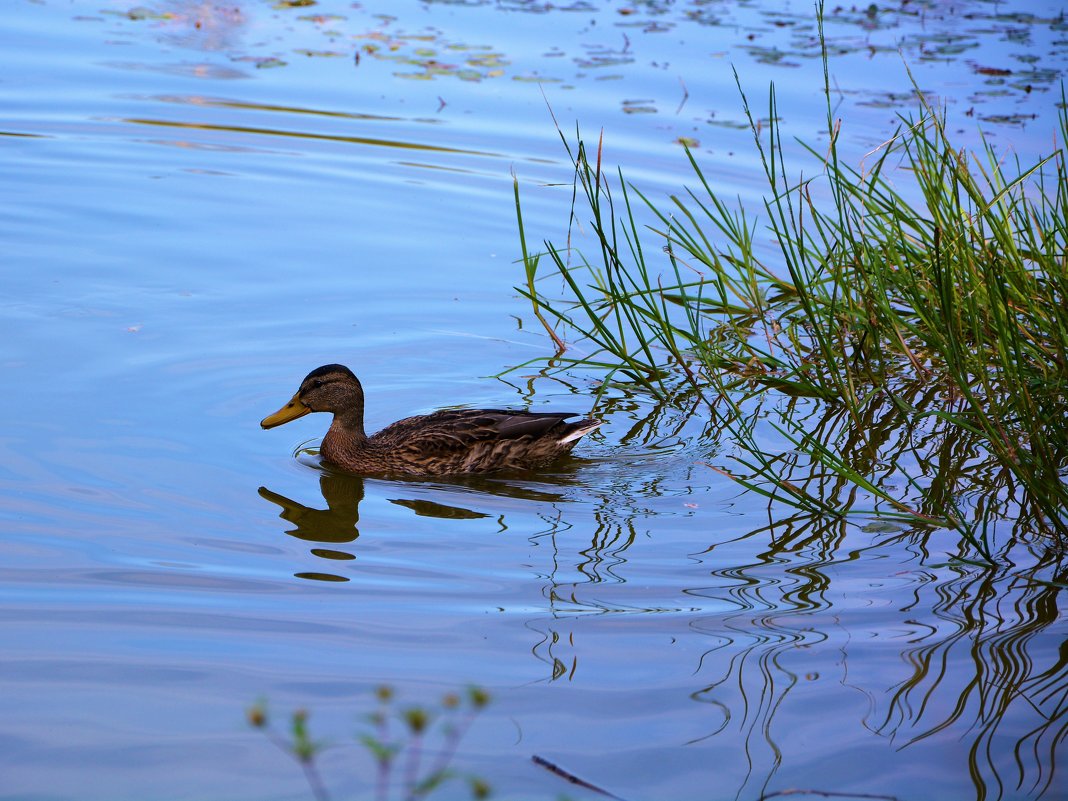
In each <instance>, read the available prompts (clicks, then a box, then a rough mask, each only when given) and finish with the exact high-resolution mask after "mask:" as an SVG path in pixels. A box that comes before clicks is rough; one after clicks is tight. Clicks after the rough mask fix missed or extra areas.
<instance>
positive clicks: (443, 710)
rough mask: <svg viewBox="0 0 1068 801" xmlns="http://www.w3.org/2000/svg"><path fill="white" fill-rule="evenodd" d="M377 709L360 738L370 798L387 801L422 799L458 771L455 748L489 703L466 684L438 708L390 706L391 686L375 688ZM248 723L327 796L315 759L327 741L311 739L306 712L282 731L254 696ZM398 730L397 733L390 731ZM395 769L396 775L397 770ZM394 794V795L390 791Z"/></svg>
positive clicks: (483, 791) (485, 793)
mask: <svg viewBox="0 0 1068 801" xmlns="http://www.w3.org/2000/svg"><path fill="white" fill-rule="evenodd" d="M375 698H376V699H377V701H378V709H377V710H375V711H374V712H372V713H371V714H369V715H368V716H367V723H368V724H369V731H367V732H365V733H364V734H362V735H360V737H359V742H360V744H361V745H362V746H363V747H364V748H365V749H366V750H367V752H368V753H369V754H370V755H371V757H372V759H373V761H374V764H375V799H377V801H386V800H387V799H389V798H392V797H400V798H403V799H405V801H415V800H416V799H420V798H426V797H428V796H430V795H431V794H432V793H434V791H436V790H438V789H440V788H441V787H442V786H444V785H445V784H447V783H449V782H450V781H452V780H453V779H457V778H461V777H462V774H459V773H457V772H456V771H455V770H453V769H452V768H451V767H450V765H451V764H452V760H453V757H454V756H455V755H456V749H457V747H458V746H459V744H460V741H461V740H462V739H463V737H464V735H465V734H466V733H467V730H468V729H469V728H470V727H471V724H472V723H473V722H474V719H475V717H476V716H477V715H478V713H479V712H481V711H482V710H483V709H485V708H486V706H487V705H488V704H489V702H490V696H489V693H487V692H486V691H485V690H483V689H482V688H480V687H469V688H468V689H467V691H466V693H464V694H463V695H462V696H461V695H458V694H456V693H448V694H446V695H445V696H444V697H443V698H442V699H441V703H440V707H439V708H438V709H431V708H428V707H425V706H406V707H403V708H398V707H396V706H394V704H393V700H394V691H393V688H392V687H389V686H381V687H379V688H378V689H376V690H375ZM247 719H248V722H249V725H251V726H252V727H253V728H256V729H260V730H261V731H263V733H264V734H265V735H266V736H267V738H268V739H269V740H270V741H271V742H272V743H274V744H275V745H276V746H277V747H278V748H279V749H280V750H281V751H283V752H284V753H286V754H288V755H290V756H291V757H293V758H294V759H295V760H296V761H297V762H298V763H299V764H300V766H301V768H302V769H303V771H304V775H305V778H306V779H307V781H308V786H309V787H310V788H311V791H312V793H313V795H314V796H315V798H316V799H318V801H326V800H327V799H329V798H330V794H329V792H328V791H327V789H326V785H325V784H324V782H323V779H322V777H321V776H320V774H319V768H318V765H317V762H316V759H317V757H318V755H319V754H320V753H321V752H322V751H323V749H324V748H326V747H328V746H327V743H326V742H325V741H322V740H316V739H314V738H313V737H312V736H311V733H310V731H309V729H308V712H307V711H306V710H303V709H298V710H296V711H294V712H293V713H292V715H291V716H290V725H289V735H288V737H286V736H283V735H282V734H280V733H279V732H278V731H276V730H275V729H274V728H273V727H272V725H271V717H270V714H269V712H268V708H267V703H266V701H262V700H261V701H258V702H256V703H255V704H254V705H253V706H252V707H250V708H249V710H248V713H247ZM395 729H399V731H398V732H396V733H395V732H394V730H395ZM435 734H436V735H437V737H438V738H440V741H441V742H440V744H439V745H438V748H436V749H435V750H431V749H430V748H429V743H428V739H429V738H430V737H431V735H435ZM398 773H399V774H400V776H399V777H398V776H397V774H398ZM463 778H466V779H467V783H468V788H469V790H470V793H471V797H472V798H476V799H482V798H489V797H490V796H491V795H492V791H491V788H490V786H489V785H488V784H486V782H485V781H483V780H482V779H480V778H478V777H477V776H463ZM395 789H396V790H397V792H399V794H400V795H399V796H396V795H394V790H395Z"/></svg>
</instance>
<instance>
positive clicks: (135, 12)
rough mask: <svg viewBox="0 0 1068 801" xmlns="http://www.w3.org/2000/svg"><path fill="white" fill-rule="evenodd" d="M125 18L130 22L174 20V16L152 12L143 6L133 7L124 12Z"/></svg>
mask: <svg viewBox="0 0 1068 801" xmlns="http://www.w3.org/2000/svg"><path fill="white" fill-rule="evenodd" d="M126 16H127V17H129V18H130V19H132V20H137V21H140V20H144V19H174V14H167V13H163V12H161V11H153V10H152V9H151V8H145V7H144V6H135V7H134V8H131V9H130V10H129V11H127V12H126Z"/></svg>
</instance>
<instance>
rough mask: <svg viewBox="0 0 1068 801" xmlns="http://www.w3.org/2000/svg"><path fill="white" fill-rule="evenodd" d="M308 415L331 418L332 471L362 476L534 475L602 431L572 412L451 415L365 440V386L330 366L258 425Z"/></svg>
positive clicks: (408, 421) (327, 440) (326, 452)
mask: <svg viewBox="0 0 1068 801" xmlns="http://www.w3.org/2000/svg"><path fill="white" fill-rule="evenodd" d="M309 412H331V413H332V414H333V415H334V419H333V421H332V422H331V423H330V429H329V430H328V431H327V432H326V436H325V437H324V438H323V444H322V448H321V450H320V453H321V455H322V457H323V459H324V460H325V461H327V462H329V463H330V464H332V465H334V466H336V467H340V468H341V469H342V470H346V471H349V472H352V473H360V474H363V475H376V474H379V475H381V474H391V473H393V474H405V475H414V476H432V475H450V474H459V473H489V472H494V471H498V470H530V469H532V468H536V467H541V466H543V465H546V464H548V463H549V462H552V461H554V460H555V459H557V458H559V457H561V456H563V455H564V454H566V453H568V452H569V451H570V450H571V449H572V448H573V447H575V443H576V442H578V440H579V439H581V438H582V437H583V436H585V435H586V434H588V433H590V432H591V431H593V430H594V429H595V428H597V427H598V426H599V425H601V423H600V421H599V420H592V419H588V418H585V419H581V420H577V421H575V422H572V423H569V422H566V420H567V418H569V417H575V416H576V415H575V414H574V413H571V412H524V411H510V410H507V409H450V410H445V411H440V412H434V413H433V414H427V415H420V416H417V417H407V418H405V419H404V420H399V421H397V422H396V423H393V424H392V425H389V426H386V427H385V428H383V429H382V430H381V431H379V432H378V433H377V434H373V435H371V436H367V433H366V432H365V431H364V427H363V387H362V386H361V385H360V382H359V379H357V378H356V376H355V375H353V373H352V371H351V370H349V369H348V368H347V367H344V366H342V365H340V364H327V365H324V366H323V367H319V368H317V369H315V370H312V371H311V372H310V373H308V376H307V377H306V378H305V379H304V381H302V382H301V385H300V389H299V390H297V394H296V395H294V396H293V398H292V399H291V400H290V401H289V403H287V404H286V405H285V406H283V407H282V408H281V409H279V410H278V411H277V412H275V413H274V414H272V415H269V416H268V417H265V418H264V419H263V421H262V422H261V423H260V425H262V426H263V427H264V428H273V427H274V426H279V425H282V424H283V423H288V422H289V421H290V420H295V419H297V418H298V417H302V416H304V415H305V414H308V413H309Z"/></svg>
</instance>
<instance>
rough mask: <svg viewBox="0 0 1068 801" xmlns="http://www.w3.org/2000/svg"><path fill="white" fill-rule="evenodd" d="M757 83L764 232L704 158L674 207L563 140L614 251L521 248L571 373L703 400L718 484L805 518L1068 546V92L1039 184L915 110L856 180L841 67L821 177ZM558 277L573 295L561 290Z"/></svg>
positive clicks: (931, 111) (928, 110) (592, 216)
mask: <svg viewBox="0 0 1068 801" xmlns="http://www.w3.org/2000/svg"><path fill="white" fill-rule="evenodd" d="M821 33H822V32H821ZM821 41H824V40H823V38H822V36H821ZM736 81H737V75H736ZM738 86H739V91H740V92H741V95H742V102H743V106H744V110H745V114H746V117H747V119H748V121H749V125H750V127H751V129H752V131H753V134H754V139H755V144H756V147H757V149H758V151H759V156H760V159H761V163H762V164H763V167H764V173H765V176H766V179H767V196H766V200H765V204H764V209H763V211H764V213H765V215H766V218H765V219H764V220H762V221H759V222H758V220H757V219H756V218H754V217H752V216H751V215H750V213H749V212H748V211H747V210H745V209H743V208H740V207H736V206H734V205H732V204H731V202H730V201H729V200H727V199H725V198H723V197H722V196H721V195H720V194H719V193H717V191H716V190H715V189H714V188H713V186H712V183H711V182H710V181H709V180H708V178H707V177H706V174H705V173H704V171H703V170H702V167H701V165H700V164H699V163H698V160H697V159H696V157H695V156H694V155H693V154H692V153H689V151H687V152H688V155H689V161H690V165H691V167H692V169H693V174H694V176H695V177H696V179H697V182H698V186H697V188H696V189H687V190H686V191H685V192H684V193H680V194H678V195H673V196H671V198H670V201H669V202H668V203H667V204H666V205H658V204H657V203H656V202H654V201H653V200H651V199H649V198H648V197H646V196H645V195H643V194H642V192H641V190H640V189H638V188H637V187H635V186H633V185H631V184H628V183H627V182H626V181H625V180H624V178H623V175H622V172H621V171H617V173H616V175H615V176H614V177H613V176H610V175H609V173H608V171H607V170H606V169H605V168H604V166H603V145H602V143H598V145H597V147H596V149H595V150H593V151H592V152H591V149H590V148H589V147H588V146H587V144H586V142H584V141H583V140H582V138H581V135H579V134H577V145H575V146H574V148H573V147H572V145H571V144H570V143H569V142H568V140H567V138H566V137H564V136H563V135H562V136H561V138H562V139H563V141H564V146H565V148H567V151H568V154H569V155H570V157H571V159H572V162H573V164H574V167H575V194H574V200H573V206H572V211H571V217H570V219H571V225H574V224H576V223H575V221H576V218H577V217H579V216H580V212H579V210H578V205H579V203H580V202H581V203H584V204H585V205H584V207H583V209H582V211H583V212H584V213H588V214H589V220H590V229H591V231H592V233H593V238H594V240H595V251H596V254H597V255H596V257H595V258H593V259H589V258H587V256H586V255H585V254H584V253H582V252H580V251H579V250H578V249H577V247H575V246H574V244H573V242H572V229H571V225H569V230H568V242H567V244H566V245H564V246H557V245H555V244H553V243H552V242H551V241H546V242H545V252H544V254H534V255H531V254H530V253H529V252H528V251H527V247H526V236H525V233H523V232H522V231H521V237H522V239H521V243H522V246H523V254H524V263H525V270H526V278H525V284H524V285H523V286H522V287H520V291H521V292H523V294H524V295H526V296H527V297H528V298H529V299H530V300H531V302H532V304H533V305H534V308H535V310H536V312H537V313H538V316H539V319H542V320H543V322H544V321H545V319H546V318H548V319H550V320H554V324H553V325H552V326H549V325H548V324H547V323H546V327H547V328H549V329H550V333H551V334H552V336H553V339H554V341H555V342H556V343H557V350H558V353H557V354H556V356H554V357H553V359H552V365H553V369H564V368H590V369H594V370H597V371H600V372H601V373H603V375H604V384H603V385H602V393H604V392H607V391H608V389H609V387H610V386H611V385H613V384H615V385H622V384H626V385H628V386H629V387H630V389H632V390H633V389H638V390H640V391H642V392H644V393H646V394H648V395H649V396H652V397H654V398H657V399H661V400H663V399H669V400H674V401H677V402H680V403H681V402H686V403H689V402H692V401H693V399H695V398H696V399H698V400H699V401H700V402H701V403H702V404H703V406H704V408H705V413H706V414H707V426H706V428H707V432H708V435H709V437H717V438H724V437H725V438H727V439H729V440H730V444H731V445H732V446H733V447H734V449H735V452H734V453H733V454H732V458H731V459H730V460H729V462H723V463H718V464H713V465H710V466H711V467H713V468H714V469H717V470H719V471H720V472H722V473H724V474H725V475H728V476H730V477H731V478H733V479H734V480H736V481H738V482H739V483H740V484H742V485H743V486H745V487H747V488H748V489H750V490H753V491H755V492H758V493H761V494H764V495H766V496H767V497H768V498H769V499H771V500H772V501H775V502H784V503H786V504H788V505H790V506H793V507H795V508H797V509H798V510H800V511H802V512H806V513H811V514H820V515H829V516H832V517H842V516H845V515H851V514H853V515H855V514H872V515H878V516H881V517H889V518H894V519H900V520H903V521H905V522H907V523H909V524H911V525H915V526H921V527H923V526H927V527H949V528H953V529H955V530H957V531H959V532H960V533H961V535H962V536H963V537H964V538H965V540H966V541H967V542H968V543H969V545H970V546H971V548H972V549H973V551H974V553H976V554H977V556H978V557H980V558H981V559H983V560H984V561H990V560H992V559H993V558H994V554H993V550H992V546H991V533H992V529H993V528H994V527H996V526H997V525H998V524H1008V525H1011V526H1012V529H1013V534H1014V535H1017V536H1020V537H1023V538H1032V537H1035V536H1039V537H1043V538H1047V539H1049V540H1050V541H1052V542H1054V543H1056V544H1057V546H1058V547H1060V548H1064V547H1065V546H1068V515H1066V513H1065V510H1066V509H1068V485H1066V484H1065V482H1064V476H1065V470H1066V469H1068V428H1066V427H1065V425H1064V421H1065V419H1068V382H1066V379H1065V375H1066V374H1068V372H1066V370H1068V260H1066V258H1065V253H1066V249H1068V159H1066V153H1065V151H1064V149H1063V142H1064V141H1065V140H1066V138H1068V111H1066V110H1065V108H1066V106H1065V104H1064V102H1063V95H1062V105H1061V113H1060V131H1059V141H1060V142H1061V143H1062V144H1061V146H1060V149H1058V150H1057V151H1056V152H1055V153H1054V154H1053V155H1051V156H1050V157H1048V158H1046V159H1044V160H1042V161H1040V162H1039V163H1037V164H1034V165H1030V166H1026V167H1025V166H1022V165H1020V164H1019V163H1016V164H1012V163H1010V162H1007V161H1005V160H1004V159H1003V158H1002V157H1001V156H999V154H998V153H997V152H995V150H994V148H993V147H991V146H989V145H985V150H984V152H981V153H978V154H964V153H961V152H959V151H958V150H957V148H956V147H955V146H954V144H953V142H952V141H951V139H950V137H949V134H948V133H947V130H946V125H945V116H944V113H943V112H942V111H940V110H939V109H937V108H935V107H934V106H933V105H931V103H930V102H929V101H928V100H927V99H926V98H925V97H924V96H923V95H922V93H919V92H917V103H918V106H919V108H918V116H916V117H915V118H913V117H902V118H901V125H900V128H899V129H898V131H897V132H896V134H895V135H894V136H893V137H892V138H891V139H890V140H889V141H888V142H886V143H885V144H884V145H883V146H882V147H881V148H879V149H877V150H876V151H873V153H871V154H869V158H870V162H865V163H861V164H860V165H859V166H858V167H850V166H847V165H846V164H844V163H842V162H841V161H840V160H839V154H838V142H839V138H838V137H839V135H840V131H841V122H840V121H838V120H835V119H834V116H833V111H832V99H831V88H830V87H831V81H830V78H829V75H828V69H827V59H826V50H824V96H825V98H826V103H827V131H828V134H829V136H830V145H829V147H828V148H827V150H826V151H825V152H817V151H816V150H815V149H814V148H811V147H807V148H806V150H807V152H808V153H809V154H810V155H811V156H812V157H813V158H815V159H816V160H817V163H818V174H816V175H811V174H809V175H806V176H802V177H797V178H794V177H792V176H791V175H790V174H789V173H788V170H787V167H786V164H785V156H784V148H783V143H782V138H781V136H782V134H781V123H780V121H779V115H778V114H777V109H776V98H775V92H774V88H772V90H771V92H770V95H769V103H768V114H767V120H768V122H760V121H758V120H757V119H756V117H755V115H754V113H753V111H752V110H751V108H750V106H749V102H748V99H747V97H746V95H745V92H744V90H743V89H742V87H741V84H740V82H738ZM904 177H908V178H909V181H908V182H906V181H905V180H904ZM516 203H517V208H518V206H519V194H518V184H517V185H516ZM642 214H648V215H650V216H651V219H652V222H651V224H649V225H648V226H645V225H642V224H640V222H639V219H641V215H642ZM519 225H520V228H521V229H522V218H521V217H520V218H519ZM763 226H767V229H766V230H767V238H766V239H765V238H763V237H762V236H761V233H760V232H761V231H762V229H763V228H762V227H763ZM650 237H652V238H653V239H654V240H655V241H656V244H657V245H658V249H657V250H654V249H653V248H652V247H651V246H650V244H649V243H648V240H649V239H650ZM768 240H770V241H768ZM659 248H662V252H663V258H662V259H657V258H655V257H654V255H653V254H654V253H657V254H659V253H660V252H661V251H660V250H659ZM542 256H544V257H547V260H549V261H551V262H552V267H553V268H554V269H553V271H552V272H551V273H550V274H547V273H546V272H545V271H541V272H539V271H538V266H539V259H540V258H541V257H542ZM550 275H552V276H555V277H556V278H557V279H558V280H559V281H560V282H561V286H562V289H563V290H564V294H563V295H561V296H559V297H553V296H550V295H549V293H548V291H547V290H544V289H542V288H541V287H542V286H544V285H545V284H544V283H543V281H544V279H545V278H547V277H550ZM538 282H542V283H538ZM565 338H570V339H571V340H572V341H573V342H578V343H581V344H582V346H583V347H585V348H591V349H592V350H588V351H587V352H585V353H577V352H576V351H575V350H574V349H570V348H566V347H565V345H564V339H565ZM772 443H774V444H772ZM865 498H866V499H868V502H870V504H871V505H870V506H864V507H862V506H861V505H860V503H861V501H862V499H865Z"/></svg>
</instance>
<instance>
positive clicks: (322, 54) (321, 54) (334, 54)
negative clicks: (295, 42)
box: [293, 48, 348, 58]
mask: <svg viewBox="0 0 1068 801" xmlns="http://www.w3.org/2000/svg"><path fill="white" fill-rule="evenodd" d="M293 52H294V53H298V54H300V55H302V56H308V58H343V57H345V56H347V55H348V53H342V52H340V51H338V50H308V49H305V48H300V49H297V50H294V51H293Z"/></svg>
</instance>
